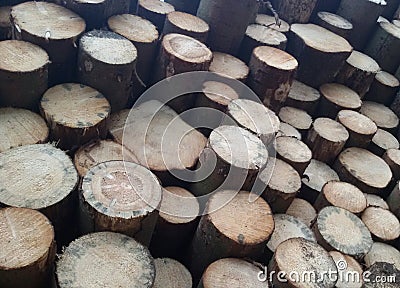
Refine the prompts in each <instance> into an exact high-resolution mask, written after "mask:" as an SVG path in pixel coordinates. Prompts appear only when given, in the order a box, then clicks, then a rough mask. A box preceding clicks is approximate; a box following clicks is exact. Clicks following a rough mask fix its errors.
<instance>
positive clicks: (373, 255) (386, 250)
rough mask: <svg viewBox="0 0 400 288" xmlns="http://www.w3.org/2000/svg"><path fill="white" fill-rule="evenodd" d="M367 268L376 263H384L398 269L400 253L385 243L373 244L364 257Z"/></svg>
mask: <svg viewBox="0 0 400 288" xmlns="http://www.w3.org/2000/svg"><path fill="white" fill-rule="evenodd" d="M364 262H365V265H366V266H367V268H369V267H371V266H372V265H374V264H375V263H377V262H384V263H389V264H393V265H395V266H396V267H397V268H399V267H400V251H399V250H397V249H396V248H394V247H393V246H390V245H388V244H386V243H381V242H374V244H373V245H372V248H371V250H370V251H369V252H368V254H367V255H365V257H364Z"/></svg>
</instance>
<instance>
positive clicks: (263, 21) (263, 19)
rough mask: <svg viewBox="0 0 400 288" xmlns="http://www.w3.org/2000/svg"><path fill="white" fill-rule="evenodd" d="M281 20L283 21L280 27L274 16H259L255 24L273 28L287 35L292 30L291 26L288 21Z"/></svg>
mask: <svg viewBox="0 0 400 288" xmlns="http://www.w3.org/2000/svg"><path fill="white" fill-rule="evenodd" d="M280 20H281V23H280V25H276V20H275V17H274V16H271V15H266V14H257V16H256V21H255V23H256V24H259V25H263V26H266V27H269V28H272V29H274V30H276V31H278V32H281V33H283V34H285V35H286V34H287V33H288V32H289V30H290V25H289V24H288V23H287V22H286V21H284V20H282V19H280Z"/></svg>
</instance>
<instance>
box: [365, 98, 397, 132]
mask: <svg viewBox="0 0 400 288" xmlns="http://www.w3.org/2000/svg"><path fill="white" fill-rule="evenodd" d="M360 113H361V114H363V115H365V116H367V117H368V118H370V119H371V120H372V121H374V122H375V123H376V125H377V126H378V128H381V129H383V130H386V131H388V132H390V133H392V134H394V135H395V134H396V131H397V128H398V126H399V118H398V117H397V116H396V114H395V113H394V112H393V111H392V110H391V109H390V108H389V107H386V106H385V105H383V104H380V103H376V102H371V101H363V103H362V105H361V109H360Z"/></svg>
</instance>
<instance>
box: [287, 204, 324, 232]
mask: <svg viewBox="0 0 400 288" xmlns="http://www.w3.org/2000/svg"><path fill="white" fill-rule="evenodd" d="M286 214H287V215H291V216H293V217H296V218H297V219H299V220H301V221H303V222H304V223H305V224H306V225H307V227H311V225H312V223H313V222H314V220H315V218H316V217H317V212H316V211H315V208H314V207H313V206H312V205H311V204H310V203H309V202H307V201H306V200H304V199H301V198H295V199H293V201H292V204H290V206H289V208H288V209H287V211H286Z"/></svg>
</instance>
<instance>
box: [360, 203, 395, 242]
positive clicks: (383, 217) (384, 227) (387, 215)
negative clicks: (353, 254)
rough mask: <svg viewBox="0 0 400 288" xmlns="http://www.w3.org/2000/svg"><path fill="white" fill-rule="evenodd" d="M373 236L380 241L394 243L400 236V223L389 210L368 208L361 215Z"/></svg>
mask: <svg viewBox="0 0 400 288" xmlns="http://www.w3.org/2000/svg"><path fill="white" fill-rule="evenodd" d="M361 219H362V221H363V222H364V223H365V225H366V226H367V227H368V229H369V231H370V232H371V234H372V236H373V237H374V238H375V239H377V240H378V241H382V242H385V241H392V240H395V239H397V238H398V237H399V236H400V222H399V219H397V217H396V216H395V215H394V214H393V213H392V212H390V211H389V210H386V209H382V208H378V207H368V208H367V209H365V211H364V212H363V214H362V215H361Z"/></svg>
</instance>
